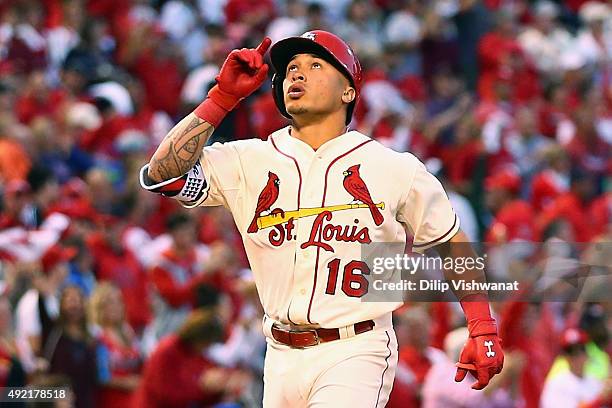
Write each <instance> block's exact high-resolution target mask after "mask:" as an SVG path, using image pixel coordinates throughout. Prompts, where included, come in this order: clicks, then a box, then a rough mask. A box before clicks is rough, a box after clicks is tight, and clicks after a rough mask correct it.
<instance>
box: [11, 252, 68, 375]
mask: <svg viewBox="0 0 612 408" xmlns="http://www.w3.org/2000/svg"><path fill="white" fill-rule="evenodd" d="M76 254H77V250H76V249H75V248H71V247H62V246H60V245H54V246H52V247H51V248H49V249H48V250H47V251H46V252H45V254H44V255H43V257H42V258H41V269H39V270H36V271H35V272H34V276H33V277H32V288H30V289H29V290H28V291H27V292H25V293H24V294H23V296H22V297H21V299H20V300H19V302H18V304H17V309H16V312H15V316H16V327H15V335H16V339H17V342H18V345H19V349H20V353H21V358H22V361H23V363H24V366H25V368H26V370H27V371H28V372H33V371H35V370H37V369H41V368H45V364H44V362H40V361H39V360H38V359H37V358H38V357H39V356H41V353H42V347H43V344H44V343H45V341H46V339H47V337H48V335H49V331H50V330H51V325H52V321H53V320H54V319H55V318H56V317H57V316H58V314H59V291H60V288H61V286H62V284H63V283H64V281H65V279H66V276H67V275H68V262H69V261H70V260H71V259H73V258H74V257H75V256H76Z"/></svg>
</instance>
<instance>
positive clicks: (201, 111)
mask: <svg viewBox="0 0 612 408" xmlns="http://www.w3.org/2000/svg"><path fill="white" fill-rule="evenodd" d="M228 112H229V111H227V110H225V109H223V107H222V106H220V105H219V104H217V103H216V102H215V101H214V100H212V99H210V98H206V99H204V102H202V103H201V104H200V105H198V107H197V108H195V110H194V111H193V113H194V115H196V116H197V117H198V118H200V119H202V120H203V121H205V122H208V123H210V124H211V125H212V126H213V127H214V128H217V127H219V123H221V121H222V120H223V118H224V117H225V115H227V114H228Z"/></svg>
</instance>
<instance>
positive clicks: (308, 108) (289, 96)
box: [283, 54, 355, 120]
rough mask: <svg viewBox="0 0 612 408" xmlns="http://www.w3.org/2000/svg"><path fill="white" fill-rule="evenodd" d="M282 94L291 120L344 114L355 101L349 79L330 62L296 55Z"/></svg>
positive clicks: (290, 65) (313, 56)
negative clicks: (335, 113) (341, 112)
mask: <svg viewBox="0 0 612 408" xmlns="http://www.w3.org/2000/svg"><path fill="white" fill-rule="evenodd" d="M283 94H284V100H285V107H286V109H287V112H288V113H289V114H290V115H291V116H292V117H293V118H294V120H296V119H298V118H307V117H317V116H325V115H329V114H330V113H334V112H338V111H343V110H345V109H346V106H347V105H348V104H349V103H350V102H351V101H352V100H353V99H354V98H355V90H354V89H353V88H352V87H351V86H350V83H349V81H348V79H347V78H346V77H345V76H344V75H343V74H342V73H341V72H340V71H338V70H337V69H336V68H335V67H334V66H333V65H331V64H330V63H329V62H327V61H325V60H324V59H322V58H319V57H317V56H315V55H311V54H298V55H296V56H295V57H293V59H292V60H291V61H290V62H289V64H288V65H287V72H286V76H285V80H284V81H283Z"/></svg>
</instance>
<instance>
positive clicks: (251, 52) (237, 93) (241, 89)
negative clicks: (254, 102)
mask: <svg viewBox="0 0 612 408" xmlns="http://www.w3.org/2000/svg"><path fill="white" fill-rule="evenodd" d="M271 43H272V40H270V39H269V38H268V37H266V38H264V39H263V41H262V42H261V44H259V45H258V46H257V48H255V49H253V48H242V49H240V50H233V51H232V52H230V53H229V55H228V56H227V58H226V60H225V62H224V63H223V66H222V67H221V71H220V72H219V75H217V77H216V78H215V79H216V80H217V84H216V85H215V86H213V87H212V88H211V90H210V91H209V92H208V98H207V99H206V100H205V101H204V102H202V104H200V106H198V107H197V108H196V110H195V111H194V113H195V115H196V116H198V117H199V118H201V119H203V120H205V121H206V122H208V123H210V124H212V125H213V126H215V127H217V126H218V125H219V123H220V122H221V120H223V117H224V116H225V115H226V114H227V113H228V112H229V111H231V110H232V109H234V108H235V107H236V105H238V103H239V102H240V101H241V100H242V99H244V98H246V97H247V96H249V95H250V94H252V93H253V92H255V90H256V89H257V88H259V87H260V86H261V84H262V83H263V82H264V81H265V79H266V76H267V75H268V69H269V68H268V64H265V63H264V60H263V56H264V55H265V53H266V51H268V48H270V44H271Z"/></svg>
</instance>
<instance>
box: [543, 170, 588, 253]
mask: <svg viewBox="0 0 612 408" xmlns="http://www.w3.org/2000/svg"><path fill="white" fill-rule="evenodd" d="M571 179H572V180H571V186H570V191H569V192H567V193H565V194H562V195H560V196H559V197H557V198H556V199H555V200H554V201H553V202H552V203H551V204H550V205H549V206H548V207H547V208H546V210H545V211H544V212H543V213H542V214H540V216H539V218H538V220H537V226H538V228H540V229H541V231H544V230H545V229H546V228H547V227H548V226H549V225H551V224H552V223H553V222H555V221H557V220H564V221H566V222H568V223H569V225H570V226H571V227H572V231H573V236H574V237H575V239H576V242H589V241H590V240H591V239H592V238H593V237H594V236H595V235H596V233H597V231H598V230H597V229H596V227H595V225H594V224H593V221H594V220H593V219H591V218H590V217H589V216H588V214H589V205H590V203H591V200H592V199H593V198H594V196H595V182H594V180H593V175H592V174H589V173H586V172H584V171H582V170H580V169H579V168H576V167H574V168H573V169H572V175H571Z"/></svg>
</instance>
